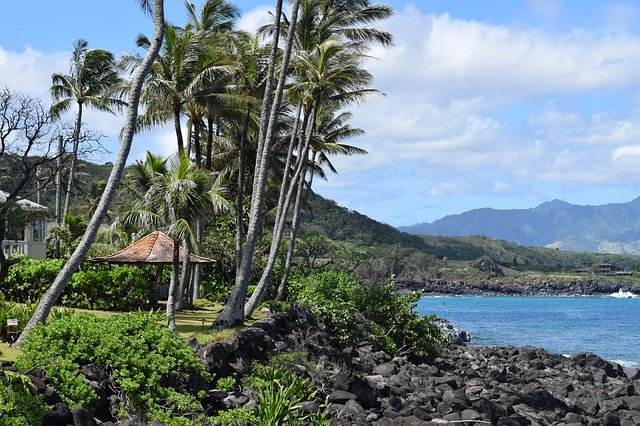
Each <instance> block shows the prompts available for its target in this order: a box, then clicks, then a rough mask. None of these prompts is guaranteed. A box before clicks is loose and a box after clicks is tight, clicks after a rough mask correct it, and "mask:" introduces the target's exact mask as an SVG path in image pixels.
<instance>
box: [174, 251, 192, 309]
mask: <svg viewBox="0 0 640 426" xmlns="http://www.w3.org/2000/svg"><path fill="white" fill-rule="evenodd" d="M183 248H184V259H183V260H182V275H181V277H180V283H179V284H178V291H177V293H178V297H177V299H176V311H178V312H180V311H183V310H184V307H185V295H186V294H187V286H188V285H189V282H190V279H189V278H190V276H191V262H190V261H189V258H190V257H191V249H190V247H189V244H184V245H183Z"/></svg>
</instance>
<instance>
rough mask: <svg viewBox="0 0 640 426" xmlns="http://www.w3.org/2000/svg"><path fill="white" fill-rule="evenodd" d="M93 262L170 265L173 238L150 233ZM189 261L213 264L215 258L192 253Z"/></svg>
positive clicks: (181, 249)
mask: <svg viewBox="0 0 640 426" xmlns="http://www.w3.org/2000/svg"><path fill="white" fill-rule="evenodd" d="M91 261H92V262H109V263H123V264H128V265H149V264H151V265H170V264H171V263H172V262H173V240H172V239H171V238H170V237H168V236H167V235H166V234H163V233H162V232H160V231H153V232H152V233H150V234H149V235H147V236H145V237H143V238H140V239H139V240H138V241H136V242H134V243H133V244H131V245H129V246H128V247H125V248H123V249H122V250H120V251H118V252H116V253H113V254H111V255H109V256H103V257H96V258H93V259H91ZM182 261H184V249H183V248H182V247H180V262H182ZM189 261H190V262H191V263H198V264H212V263H215V260H214V259H209V258H206V257H202V256H198V255H195V254H193V253H192V254H190V256H189Z"/></svg>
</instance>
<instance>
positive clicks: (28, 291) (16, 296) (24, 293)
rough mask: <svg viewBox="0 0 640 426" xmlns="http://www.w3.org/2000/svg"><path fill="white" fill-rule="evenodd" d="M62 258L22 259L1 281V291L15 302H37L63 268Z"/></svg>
mask: <svg viewBox="0 0 640 426" xmlns="http://www.w3.org/2000/svg"><path fill="white" fill-rule="evenodd" d="M62 265H64V260H62V259H46V260H36V259H26V258H25V259H22V260H20V262H19V263H17V264H15V265H12V266H11V268H9V274H8V275H7V278H5V280H4V282H2V283H0V292H2V293H3V294H4V296H5V298H6V299H7V300H12V301H14V302H20V303H24V302H35V301H37V300H38V299H40V297H42V295H43V294H44V292H45V291H47V289H48V288H49V286H50V285H51V283H52V282H53V280H54V279H55V278H56V276H57V275H58V272H60V269H62Z"/></svg>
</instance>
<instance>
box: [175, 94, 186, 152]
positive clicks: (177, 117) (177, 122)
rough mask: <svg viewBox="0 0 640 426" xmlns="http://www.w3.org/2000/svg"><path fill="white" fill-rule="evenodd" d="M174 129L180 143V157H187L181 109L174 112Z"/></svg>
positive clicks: (176, 108) (178, 108)
mask: <svg viewBox="0 0 640 426" xmlns="http://www.w3.org/2000/svg"><path fill="white" fill-rule="evenodd" d="M173 127H174V129H175V131H176V141H177V142H178V155H185V151H184V140H183V139H182V126H181V124H180V107H179V106H177V107H175V108H174V110H173Z"/></svg>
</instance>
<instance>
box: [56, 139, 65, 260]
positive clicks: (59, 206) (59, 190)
mask: <svg viewBox="0 0 640 426" xmlns="http://www.w3.org/2000/svg"><path fill="white" fill-rule="evenodd" d="M63 152H64V146H63V142H62V135H61V136H58V158H57V159H56V224H57V225H58V227H59V226H61V225H62V154H63ZM55 258H56V259H59V258H60V235H56V243H55Z"/></svg>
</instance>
